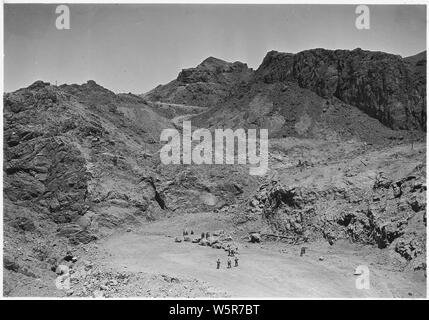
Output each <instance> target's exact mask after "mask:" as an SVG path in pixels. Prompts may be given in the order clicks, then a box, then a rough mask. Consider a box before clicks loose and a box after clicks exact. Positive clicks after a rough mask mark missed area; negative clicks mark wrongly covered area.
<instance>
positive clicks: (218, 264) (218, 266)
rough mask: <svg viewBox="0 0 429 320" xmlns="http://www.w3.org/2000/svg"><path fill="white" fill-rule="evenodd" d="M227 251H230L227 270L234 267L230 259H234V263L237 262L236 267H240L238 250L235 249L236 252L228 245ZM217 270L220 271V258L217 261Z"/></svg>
mask: <svg viewBox="0 0 429 320" xmlns="http://www.w3.org/2000/svg"><path fill="white" fill-rule="evenodd" d="M227 250H228V260H227V261H226V267H227V269H231V267H232V261H231V258H230V257H233V258H234V262H235V264H234V267H238V257H237V256H236V254H237V253H238V248H235V250H234V249H232V248H231V247H230V245H228V247H227ZM216 269H220V259H219V258H218V259H217V261H216Z"/></svg>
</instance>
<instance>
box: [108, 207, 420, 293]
mask: <svg viewBox="0 0 429 320" xmlns="http://www.w3.org/2000/svg"><path fill="white" fill-rule="evenodd" d="M173 220H176V221H172V219H169V220H164V221H158V222H153V223H150V224H148V225H146V226H143V227H142V228H141V229H139V230H134V231H133V232H129V233H122V234H116V235H114V236H112V237H110V238H109V239H107V240H106V241H103V242H101V243H100V249H101V250H103V251H104V250H105V252H106V254H107V255H108V256H110V258H109V259H108V262H107V265H108V266H109V267H111V268H112V269H114V270H117V271H119V272H122V271H129V272H145V273H154V274H159V273H162V274H168V275H169V276H172V277H177V278H196V279H198V280H200V281H203V282H204V283H206V284H208V285H209V286H210V287H213V288H215V289H216V290H215V291H217V292H218V293H219V294H221V293H222V292H225V295H228V296H233V297H289V298H297V297H305V298H316V297H317V298H322V297H337V298H339V297H342V298H358V297H384V298H388V297H425V296H426V286H425V279H424V277H422V276H420V277H419V276H418V275H416V274H411V273H409V274H408V273H404V272H395V271H391V270H388V269H387V268H386V266H385V265H383V264H382V263H383V261H384V260H386V259H388V257H386V253H385V252H384V251H382V250H377V249H376V250H374V249H373V248H368V247H365V246H363V247H356V246H351V245H349V244H347V243H339V244H336V245H335V246H329V245H328V244H325V243H315V244H310V245H309V246H308V249H307V253H306V255H304V256H303V257H300V256H299V250H300V247H299V246H290V245H285V244H282V243H275V242H269V243H262V244H251V243H248V242H246V241H244V240H240V241H239V242H238V246H239V252H240V253H239V266H238V267H232V268H231V269H227V268H226V259H227V254H226V252H225V251H224V250H222V249H213V248H210V247H202V246H199V245H198V244H195V243H191V242H181V243H175V242H174V237H175V236H177V235H180V234H181V231H182V230H183V227H187V228H188V230H191V229H192V230H194V232H195V235H194V236H195V237H199V235H200V233H201V231H205V230H218V229H221V228H223V229H226V230H228V225H229V224H228V220H229V217H228V216H222V214H221V213H219V214H214V213H201V214H190V215H186V216H182V217H176V218H173ZM320 257H323V260H322V261H321V260H319V258H320ZM218 258H220V259H221V261H222V265H221V269H219V270H217V269H216V260H217V259H218ZM358 265H367V266H368V267H369V269H370V281H371V288H370V289H369V290H359V289H356V285H355V282H356V277H357V276H355V275H353V273H354V270H355V268H356V267H357V266H358Z"/></svg>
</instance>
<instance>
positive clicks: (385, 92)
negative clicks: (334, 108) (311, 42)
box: [255, 49, 426, 130]
mask: <svg viewBox="0 0 429 320" xmlns="http://www.w3.org/2000/svg"><path fill="white" fill-rule="evenodd" d="M425 66H426V54H425V53H422V54H420V55H417V56H415V57H414V58H408V59H407V58H406V59H403V58H401V57H400V56H396V55H391V54H387V53H383V52H372V51H364V50H361V49H355V50H352V51H349V50H335V51H332V50H325V49H313V50H307V51H303V52H300V53H297V54H288V53H279V52H276V51H271V52H269V53H268V54H267V55H266V57H265V58H264V60H263V62H262V64H261V66H260V67H259V68H258V70H257V71H256V73H255V77H256V78H257V79H260V80H261V81H264V82H266V83H274V82H283V81H294V82H297V83H298V84H299V85H300V86H301V87H303V88H308V89H310V90H312V91H314V92H316V93H317V94H319V95H320V96H322V97H336V98H338V99H340V100H342V101H343V102H345V103H347V104H350V105H352V106H355V107H357V108H359V109H360V110H362V111H364V112H365V113H367V114H368V115H370V116H371V117H373V118H375V119H378V120H379V121H380V122H382V123H383V124H384V125H386V126H388V127H390V128H393V129H418V130H426V76H425V75H426V68H425Z"/></svg>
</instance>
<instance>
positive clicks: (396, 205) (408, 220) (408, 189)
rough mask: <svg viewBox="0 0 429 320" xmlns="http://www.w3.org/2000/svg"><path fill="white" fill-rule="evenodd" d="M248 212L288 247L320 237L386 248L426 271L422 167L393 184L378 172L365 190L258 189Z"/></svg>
mask: <svg viewBox="0 0 429 320" xmlns="http://www.w3.org/2000/svg"><path fill="white" fill-rule="evenodd" d="M329 203H330V205H329ZM252 207H253V208H252ZM254 207H256V208H257V209H256V210H255V209H254ZM249 211H250V212H258V213H260V214H262V216H263V217H264V219H266V221H267V223H268V224H269V225H270V226H271V228H272V230H273V231H274V232H276V233H278V234H280V235H282V236H283V239H287V241H288V242H290V243H299V242H306V241H309V240H310V241H312V240H316V239H319V238H325V239H326V241H328V242H329V243H330V244H334V243H335V241H337V240H339V239H349V240H350V241H351V242H354V243H361V244H371V245H375V246H378V247H379V248H389V249H390V250H392V251H394V252H396V253H398V254H399V255H400V256H401V257H402V258H403V259H404V260H405V261H406V263H410V264H409V265H410V267H411V268H412V269H414V270H419V269H426V262H425V257H426V255H425V254H426V231H425V230H426V224H427V221H426V183H425V167H424V166H423V165H419V166H417V167H416V168H415V169H414V170H413V171H412V172H411V173H409V174H407V175H406V176H404V177H403V178H401V179H399V180H395V181H392V180H391V179H389V178H387V177H386V176H385V175H384V173H383V172H379V173H378V175H377V176H376V178H375V180H374V183H373V186H372V188H370V189H342V188H336V187H332V188H330V189H327V190H315V189H312V188H307V187H295V186H293V187H287V186H284V185H282V184H278V183H274V184H272V185H263V186H261V187H260V189H259V191H258V192H257V193H256V195H255V198H254V200H252V201H251V202H250V207H249Z"/></svg>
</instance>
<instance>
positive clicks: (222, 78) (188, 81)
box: [144, 57, 253, 107]
mask: <svg viewBox="0 0 429 320" xmlns="http://www.w3.org/2000/svg"><path fill="white" fill-rule="evenodd" d="M252 73H253V70H252V69H250V68H248V67H247V65H246V64H245V63H241V62H234V63H230V62H226V61H223V60H221V59H217V58H213V57H209V58H207V59H205V60H204V61H203V62H202V63H200V64H199V65H198V66H197V67H195V68H189V69H183V70H182V71H181V72H180V73H179V75H178V77H177V79H176V80H173V81H171V82H170V83H168V84H166V85H160V86H158V87H156V88H155V89H153V90H152V91H150V92H148V93H147V94H145V95H144V98H145V99H147V100H150V101H160V102H165V103H177V104H186V105H190V106H200V107H212V106H214V105H215V104H217V103H219V102H222V101H223V100H224V99H225V98H226V97H227V96H228V95H229V93H230V90H231V87H232V86H235V85H236V84H237V83H240V82H242V81H244V82H247V81H248V80H249V79H250V76H251V75H252Z"/></svg>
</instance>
